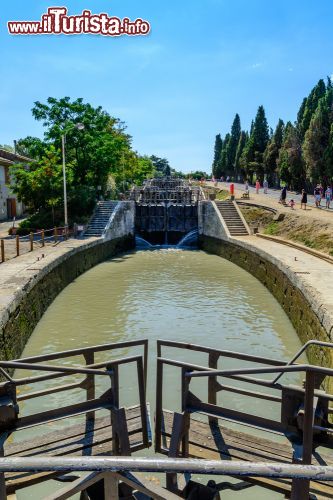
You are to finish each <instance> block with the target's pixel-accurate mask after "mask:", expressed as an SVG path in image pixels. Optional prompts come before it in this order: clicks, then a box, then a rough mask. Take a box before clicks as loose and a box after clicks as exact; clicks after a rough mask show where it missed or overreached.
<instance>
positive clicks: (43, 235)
mask: <svg viewBox="0 0 333 500" xmlns="http://www.w3.org/2000/svg"><path fill="white" fill-rule="evenodd" d="M41 239H42V247H45V231H44V229H42V232H41Z"/></svg>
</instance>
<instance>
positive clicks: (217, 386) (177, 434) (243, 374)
mask: <svg viewBox="0 0 333 500" xmlns="http://www.w3.org/2000/svg"><path fill="white" fill-rule="evenodd" d="M309 345H311V344H308V345H305V346H304V347H303V348H302V349H301V350H300V351H299V352H298V353H297V354H296V355H295V356H294V358H293V360H291V361H290V362H289V363H286V362H283V361H279V360H273V359H268V358H264V357H261V356H253V355H247V354H242V353H237V352H231V351H225V350H218V349H212V348H207V347H203V346H198V345H192V344H185V343H181V342H170V341H162V340H159V341H158V347H157V355H158V358H157V380H156V428H155V449H156V451H159V452H162V453H168V454H169V456H170V452H171V453H172V456H178V454H180V455H181V456H183V457H187V456H188V453H189V426H190V424H189V419H190V415H191V414H202V415H206V416H207V417H208V419H209V422H210V424H214V425H215V424H217V422H218V419H224V420H227V421H230V422H234V423H238V424H242V425H247V426H250V427H255V428H256V429H258V430H261V431H264V432H269V433H272V432H273V433H277V434H281V435H284V436H287V437H288V439H289V440H290V441H291V442H292V443H293V442H294V443H298V444H299V443H301V446H300V453H299V454H294V457H293V458H294V461H295V462H298V463H302V465H310V464H311V460H312V452H313V449H314V448H315V447H316V446H318V445H319V444H320V445H322V446H328V447H329V448H331V447H332V434H333V426H332V425H331V424H330V423H329V419H328V417H329V415H330V414H331V413H333V410H332V409H330V408H329V403H330V402H331V401H333V395H331V394H327V393H324V392H323V391H322V390H320V386H321V384H322V382H323V380H324V378H325V377H332V376H333V369H330V368H324V367H318V366H312V365H306V364H299V365H297V364H292V363H294V361H295V360H296V359H298V357H299V356H300V355H301V354H302V352H304V351H305V350H306V349H307V348H308V347H309ZM318 345H325V346H326V347H327V344H326V343H321V342H319V343H318ZM165 347H169V348H170V347H172V348H177V349H182V350H184V351H185V352H186V351H188V350H192V351H199V352H202V353H207V354H208V366H206V367H205V366H198V365H194V364H191V363H188V362H184V361H178V360H174V359H169V358H164V357H161V356H162V348H165ZM328 347H331V344H329V345H328ZM220 358H221V359H223V358H229V359H234V360H239V361H241V362H246V363H255V364H256V365H258V364H261V365H264V366H262V367H258V366H255V367H247V368H242V367H241V368H232V369H223V370H218V369H217V364H218V360H219V359H220ZM165 365H168V366H174V367H178V368H180V369H181V380H180V382H181V387H182V390H181V413H180V414H178V415H177V416H178V421H177V422H175V421H174V428H173V429H172V434H171V442H170V446H169V450H168V449H166V448H165V445H163V444H162V435H164V431H163V403H162V394H163V386H164V383H163V367H164V366H165ZM286 373H296V374H301V373H304V374H305V376H306V380H305V386H304V387H302V386H297V385H284V384H280V383H278V382H277V379H278V378H279V377H280V376H282V375H283V374H286ZM265 374H278V377H275V378H274V379H273V380H272V379H267V378H260V377H261V376H262V375H265ZM196 378H206V379H207V381H208V390H207V399H208V402H204V401H202V400H201V399H200V398H199V397H198V396H197V395H196V394H194V393H193V392H192V391H191V381H192V379H196ZM219 378H224V379H229V380H236V381H241V382H242V383H243V384H244V383H245V384H251V385H256V386H260V387H261V388H265V389H270V392H268V393H267V392H265V393H264V392H262V391H260V392H259V391H254V390H249V389H246V388H244V387H243V386H242V387H237V386H232V385H227V384H225V383H220V382H219V381H218V379H219ZM272 390H273V391H278V392H279V393H280V395H275V394H273V393H272ZM220 391H225V392H229V393H233V394H237V395H242V396H246V397H248V398H252V401H253V403H252V405H255V401H256V400H259V399H260V400H266V401H270V402H274V403H277V404H279V405H280V412H281V413H280V415H281V418H280V419H279V420H273V419H271V418H267V417H266V416H265V415H259V414H258V413H259V411H258V409H257V410H256V412H255V414H252V413H248V412H244V411H241V410H235V409H231V408H227V407H225V406H223V405H219V404H218V403H217V395H218V393H219V392H220ZM256 408H257V406H256ZM175 415H176V414H175ZM292 495H293V496H292V498H299V499H303V498H304V499H305V498H308V496H307V495H309V482H308V481H294V482H293V485H292Z"/></svg>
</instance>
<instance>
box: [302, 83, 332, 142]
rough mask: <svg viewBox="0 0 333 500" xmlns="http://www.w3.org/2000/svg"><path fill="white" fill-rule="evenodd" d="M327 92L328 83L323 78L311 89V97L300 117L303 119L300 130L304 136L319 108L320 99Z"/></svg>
mask: <svg viewBox="0 0 333 500" xmlns="http://www.w3.org/2000/svg"><path fill="white" fill-rule="evenodd" d="M325 94H326V85H325V82H324V80H322V79H321V80H319V82H318V83H317V85H316V86H315V87H314V88H313V89H312V90H311V92H310V95H309V97H308V98H307V99H306V103H305V106H304V110H303V113H302V117H300V118H301V121H300V123H299V130H300V133H301V137H302V138H304V137H305V134H306V132H307V130H308V128H309V126H310V122H311V119H312V117H313V115H314V114H315V112H316V110H317V107H318V104H319V101H320V99H321V98H322V97H324V96H325ZM302 106H303V104H302ZM302 106H301V108H302Z"/></svg>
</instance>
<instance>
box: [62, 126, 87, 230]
mask: <svg viewBox="0 0 333 500" xmlns="http://www.w3.org/2000/svg"><path fill="white" fill-rule="evenodd" d="M73 128H76V129H77V130H84V128H85V127H84V124H83V123H75V125H74V127H73ZM65 145H66V132H65V131H64V133H63V134H62V136H61V146H62V176H63V182H64V219H65V229H67V227H68V210H67V183H66V151H65Z"/></svg>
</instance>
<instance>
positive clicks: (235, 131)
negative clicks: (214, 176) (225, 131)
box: [226, 113, 241, 176]
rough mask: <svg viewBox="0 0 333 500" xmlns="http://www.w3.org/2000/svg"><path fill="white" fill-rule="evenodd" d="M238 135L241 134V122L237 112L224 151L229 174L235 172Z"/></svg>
mask: <svg viewBox="0 0 333 500" xmlns="http://www.w3.org/2000/svg"><path fill="white" fill-rule="evenodd" d="M240 135H241V122H240V118H239V114H238V113H237V114H236V116H235V118H234V121H233V124H232V127H231V134H230V139H229V141H228V145H227V151H226V155H227V165H226V170H227V174H228V175H231V176H233V175H234V173H235V159H236V152H237V146H238V143H239V138H240Z"/></svg>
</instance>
